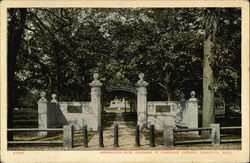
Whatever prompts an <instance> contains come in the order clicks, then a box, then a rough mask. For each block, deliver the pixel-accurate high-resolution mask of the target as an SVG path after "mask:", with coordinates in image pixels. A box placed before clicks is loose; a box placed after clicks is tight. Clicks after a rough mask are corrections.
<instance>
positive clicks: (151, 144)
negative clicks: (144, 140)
mask: <svg viewBox="0 0 250 163" xmlns="http://www.w3.org/2000/svg"><path fill="white" fill-rule="evenodd" d="M154 128H155V126H154V125H150V133H149V140H150V147H155V135H154Z"/></svg>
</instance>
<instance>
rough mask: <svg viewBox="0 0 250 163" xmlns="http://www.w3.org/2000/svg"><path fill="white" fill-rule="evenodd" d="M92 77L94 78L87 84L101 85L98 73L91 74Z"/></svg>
mask: <svg viewBox="0 0 250 163" xmlns="http://www.w3.org/2000/svg"><path fill="white" fill-rule="evenodd" d="M93 78H94V80H93V81H92V82H91V83H89V85H90V86H91V87H92V86H98V87H99V86H102V83H101V82H100V81H99V80H98V78H99V74H98V73H94V74H93Z"/></svg>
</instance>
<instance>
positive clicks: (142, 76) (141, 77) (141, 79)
mask: <svg viewBox="0 0 250 163" xmlns="http://www.w3.org/2000/svg"><path fill="white" fill-rule="evenodd" d="M138 76H139V78H140V81H143V80H144V79H143V78H144V73H142V72H141V73H140V74H139V75H138Z"/></svg>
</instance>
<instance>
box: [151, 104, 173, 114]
mask: <svg viewBox="0 0 250 163" xmlns="http://www.w3.org/2000/svg"><path fill="white" fill-rule="evenodd" d="M155 108H156V112H170V110H171V107H170V106H169V105H156V106H155Z"/></svg>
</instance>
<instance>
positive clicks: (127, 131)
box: [8, 109, 241, 151]
mask: <svg viewBox="0 0 250 163" xmlns="http://www.w3.org/2000/svg"><path fill="white" fill-rule="evenodd" d="M102 120H103V122H102V124H103V126H104V146H105V147H104V148H99V147H98V133H97V132H96V131H89V132H88V140H89V148H84V147H83V132H82V131H75V132H74V148H73V149H71V150H240V149H241V143H223V144H220V145H216V146H215V145H211V144H210V143H207V144H206V143H203V144H198V143H197V144H186V145H176V146H174V147H168V148H166V147H164V146H163V133H162V131H157V130H156V131H155V144H156V147H150V146H149V130H142V131H141V138H140V139H141V147H135V146H134V144H135V138H134V131H135V126H136V113H130V112H127V113H125V112H123V110H120V111H116V110H107V112H104V113H103V114H102ZM116 123H118V124H119V126H120V128H119V132H120V134H119V144H120V147H118V148H117V147H113V126H114V124H116ZM216 123H220V125H221V126H223V127H224V126H241V115H240V114H236V113H231V114H230V115H229V116H228V117H227V118H225V116H224V115H223V114H217V116H216ZM199 125H201V114H199ZM37 127H38V121H37V111H36V110H34V109H21V110H15V112H14V128H37ZM174 137H175V140H176V141H188V140H203V138H202V137H201V136H194V135H189V134H175V136H174ZM62 138H63V135H62V133H60V132H52V133H49V134H48V136H47V137H44V138H43V137H38V136H37V133H36V132H18V133H15V134H14V140H41V141H45V140H46V141H48V140H62ZM232 138H241V131H240V130H237V131H235V130H227V131H224V132H222V133H221V139H223V140H226V139H232ZM8 150H32V151H36V150H65V149H64V148H63V147H62V145H60V144H59V145H48V144H44V145H37V144H36V145H30V144H22V145H10V146H8Z"/></svg>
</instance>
